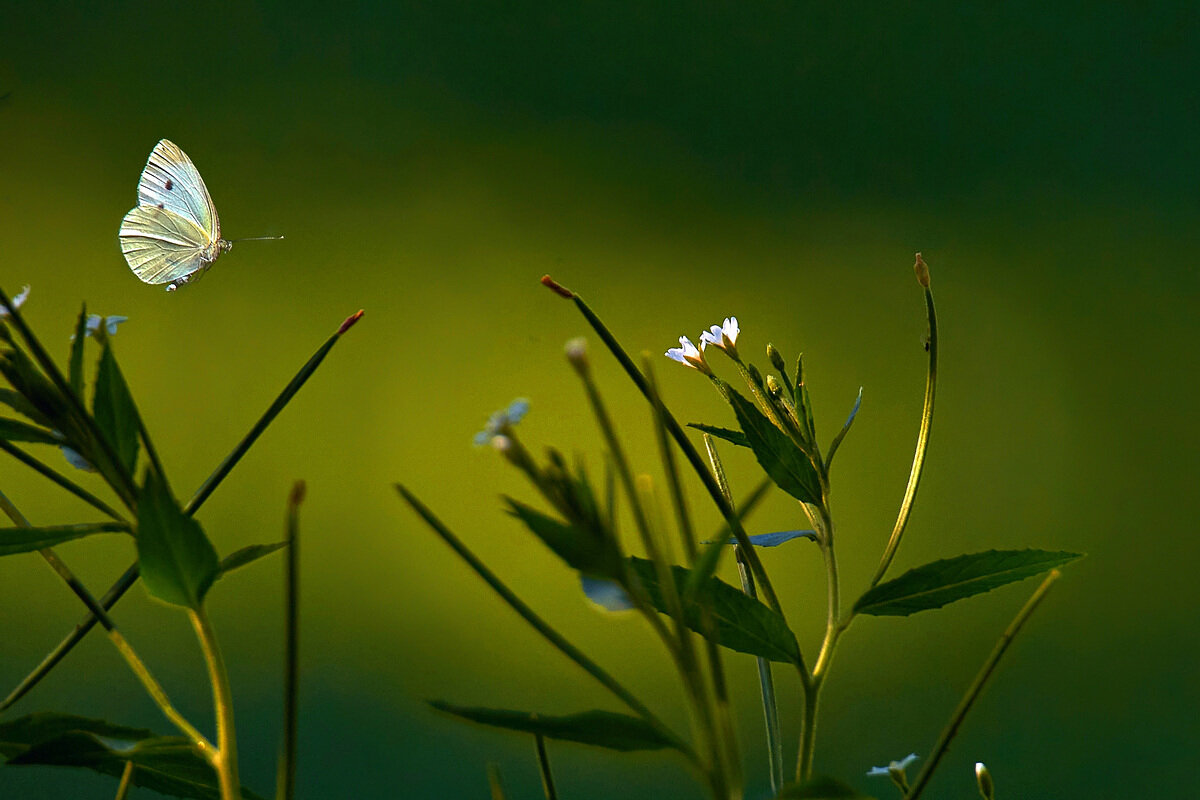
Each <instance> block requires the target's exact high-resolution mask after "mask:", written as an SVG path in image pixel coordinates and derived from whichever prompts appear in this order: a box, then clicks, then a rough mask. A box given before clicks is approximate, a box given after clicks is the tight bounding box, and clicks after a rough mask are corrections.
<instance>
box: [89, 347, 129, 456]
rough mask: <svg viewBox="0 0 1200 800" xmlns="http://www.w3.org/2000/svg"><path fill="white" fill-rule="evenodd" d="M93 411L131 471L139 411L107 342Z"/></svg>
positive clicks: (109, 440) (97, 421)
mask: <svg viewBox="0 0 1200 800" xmlns="http://www.w3.org/2000/svg"><path fill="white" fill-rule="evenodd" d="M92 414H93V416H95V418H96V425H97V426H99V428H100V430H101V431H102V432H103V433H104V436H105V437H106V438H107V439H108V443H109V444H111V445H112V447H113V451H114V452H116V454H117V458H118V459H119V460H120V462H121V466H123V467H124V468H125V470H126V471H127V472H129V473H132V472H133V467H134V464H135V463H136V462H137V453H138V413H137V408H136V407H135V406H134V404H133V397H132V396H130V394H129V387H128V386H126V385H125V378H124V377H123V376H122V375H121V370H120V368H119V367H118V366H117V359H116V358H115V357H114V356H113V354H112V348H111V347H110V346H109V345H108V344H105V345H104V350H103V351H102V352H101V354H100V367H99V369H98V370H97V371H96V395H95V398H94V399H93V401H92Z"/></svg>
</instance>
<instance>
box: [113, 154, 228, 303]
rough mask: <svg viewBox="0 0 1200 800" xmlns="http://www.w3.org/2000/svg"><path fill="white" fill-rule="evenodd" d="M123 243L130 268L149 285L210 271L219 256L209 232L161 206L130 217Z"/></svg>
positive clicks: (140, 208)
mask: <svg viewBox="0 0 1200 800" xmlns="http://www.w3.org/2000/svg"><path fill="white" fill-rule="evenodd" d="M189 164H190V162H189ZM164 205H165V204H164ZM120 240H121V252H122V253H124V254H125V260H126V261H128V262H129V268H130V269H132V270H133V272H134V274H135V275H137V276H138V277H139V278H140V279H141V280H143V281H145V282H146V283H156V284H161V283H173V282H177V281H180V280H181V279H184V278H187V277H188V276H190V275H192V274H193V273H197V272H201V271H203V270H205V269H208V266H209V265H210V264H211V263H212V262H213V261H214V260H215V259H216V256H217V255H218V254H219V252H218V248H217V246H216V243H215V242H214V241H213V240H212V238H211V237H210V236H209V234H208V232H207V231H205V230H202V229H201V228H200V226H198V225H197V224H196V223H195V222H193V221H192V220H191V219H190V218H188V217H185V216H181V215H179V214H177V213H175V212H174V211H171V210H170V209H167V208H160V207H158V206H157V205H140V206H138V207H137V208H135V209H133V210H132V211H130V212H129V213H128V214H126V215H125V219H124V220H122V221H121V232H120Z"/></svg>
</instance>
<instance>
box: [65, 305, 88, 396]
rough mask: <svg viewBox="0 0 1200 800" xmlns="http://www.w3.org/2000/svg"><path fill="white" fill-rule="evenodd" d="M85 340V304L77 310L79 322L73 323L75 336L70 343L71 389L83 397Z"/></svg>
mask: <svg viewBox="0 0 1200 800" xmlns="http://www.w3.org/2000/svg"><path fill="white" fill-rule="evenodd" d="M86 339H87V303H84V304H83V307H82V308H80V309H79V320H78V321H77V322H76V323H75V336H74V338H73V339H72V341H71V365H70V370H69V372H70V378H69V382H70V384H71V389H73V390H74V392H75V394H76V395H77V396H78V397H83V343H84V341H85V340H86Z"/></svg>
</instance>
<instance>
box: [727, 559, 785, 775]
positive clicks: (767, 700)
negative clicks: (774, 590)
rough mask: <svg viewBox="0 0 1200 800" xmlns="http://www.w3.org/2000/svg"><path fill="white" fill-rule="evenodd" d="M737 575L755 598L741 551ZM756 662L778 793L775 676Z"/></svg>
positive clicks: (779, 749) (780, 752)
mask: <svg viewBox="0 0 1200 800" xmlns="http://www.w3.org/2000/svg"><path fill="white" fill-rule="evenodd" d="M737 567H738V577H739V578H741V581H742V591H743V592H745V593H746V594H747V595H749V596H750V597H755V598H757V596H758V595H757V593H756V592H755V591H754V578H753V577H752V576H751V575H750V570H749V568H748V567H747V566H746V561H745V559H743V558H742V556H741V553H740V552H739V553H738V554H737ZM755 661H756V662H757V663H758V686H759V690H760V693H761V695H762V706H763V723H764V724H765V725H766V729H767V764H768V766H769V767H770V770H771V793H772V794H779V790H780V789H781V788H782V787H783V737H782V736H780V734H779V704H778V702H777V701H776V699H775V678H774V677H773V676H772V674H771V662H770V661H768V660H767V659H765V658H762V657H761V656H760V657H756V658H755Z"/></svg>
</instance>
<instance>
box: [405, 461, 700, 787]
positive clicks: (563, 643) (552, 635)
mask: <svg viewBox="0 0 1200 800" xmlns="http://www.w3.org/2000/svg"><path fill="white" fill-rule="evenodd" d="M396 491H397V492H399V493H400V496H401V497H403V498H404V501H405V502H406V503H408V505H409V506H410V507H411V508H412V509H413V511H415V512H416V513H417V515H418V516H419V517H421V519H422V520H424V521H425V524H427V525H428V526H429V527H430V528H432V529H433V532H434V533H436V534H437V535H438V536H439V537H440V538H441V539H442V541H444V542H445V543H446V544H447V545H449V546H450V549H451V550H453V551H454V552H455V553H456V554H458V556H459V558H461V559H462V560H463V561H465V562H466V563H467V565H468V566H469V567H471V569H473V570H474V571H475V574H476V575H478V576H479V577H480V578H482V579H483V581H484V583H486V584H487V585H488V586H489V587H491V589H492V591H494V592H495V593H496V594H498V595H500V597H501V599H503V600H504V602H506V603H508V605H509V607H510V608H512V610H513V611H516V612H517V614H519V615H520V616H521V618H522V619H524V620H525V621H526V622H527V623H529V625H530V626H531V627H532V628H533V629H534V630H536V631H537V632H538V633H540V634H541V635H542V636H543V637H544V638H545V639H546V640H547V641H548V642H550V644H552V645H554V647H556V648H557V649H558V650H559V651H560V652H561V653H563V655H565V656H566V657H567V658H569V659H571V660H572V661H574V662H575V663H576V664H577V665H578V666H579V667H581V668H582V669H583V670H584V671H585V672H587V674H589V675H591V676H592V677H593V678H595V679H596V681H597V682H598V683H599V684H600V685H601V686H603V687H604V688H605V689H608V690H609V691H610V692H612V693H613V695H615V696H616V697H617V699H619V700H620V701H621V702H622V703H624V704H625V705H627V706H628V707H629V708H630V709H631V710H632V711H633V712H634V713H635V714H637V715H638V716H639V717H641V718H642V719H643V720H644V721H645V722H646V724H648V725H649V726H650V727H651V728H653V729H654V730H655V731H657V732H658V733H659V734H660V735H661V736H663V738H665V739H666V740H667V741H669V742H671V744H672V745H673V746H674V747H675V748H676V749H677V750H679V751H680V752H681V753H683V755H684V756H685V757H686V758H687V760H688V761H689V762H690V763H691V764H692V766H694V767H695V768H696V769H698V770H699V771H700V772H701V773H706V770H705V766H704V763H703V762H702V761H701V760H700V757H699V756H698V755H697V754H696V751H695V750H693V749H692V747H691V746H690V745H689V744H688V743H687V742H685V741H684V740H683V739H681V738H680V737H679V736H677V735H676V734H675V732H674V731H672V730H671V729H670V728H668V727H667V725H666V723H664V722H663V721H662V720H660V719H659V718H658V717H657V716H655V714H654V712H652V711H651V710H650V709H649V708H647V707H646V705H645V704H644V703H642V701H640V700H638V699H637V698H636V697H634V696H633V694H632V693H631V692H630V691H629V690H628V689H626V688H625V687H624V686H622V685H621V684H620V683H618V682H617V680H616V679H615V678H613V677H612V676H611V675H609V674H608V673H607V672H605V671H604V670H603V669H602V668H601V667H600V665H599V664H597V663H596V662H594V661H592V659H590V658H589V657H588V656H587V655H586V654H585V653H584V652H583V651H582V650H580V649H579V648H577V647H576V646H575V645H573V644H571V643H570V642H569V641H567V640H566V639H565V638H564V637H563V636H562V634H560V633H559V632H558V631H556V630H554V628H552V627H551V626H550V624H549V623H548V622H546V621H545V620H544V619H542V618H541V617H540V616H538V614H537V612H536V611H534V610H533V609H532V608H530V607H529V606H528V605H527V604H526V603H525V601H523V600H522V599H521V598H519V597H517V595H516V594H514V593H513V591H512V590H511V589H509V588H508V587H507V586H505V585H504V583H503V581H501V580H500V579H499V578H498V577H496V575H495V573H493V572H492V571H491V570H490V569H488V568H487V566H486V565H485V564H484V563H483V562H482V561H480V560H479V557H478V556H476V555H475V554H474V553H472V552H471V550H470V549H468V548H467V546H466V545H465V544H463V543H462V540H460V539H459V538H458V537H457V536H455V535H454V533H453V532H452V531H451V530H450V529H449V528H447V527H446V526H445V525H444V524H442V521H441V520H440V519H438V518H437V517H436V516H434V514H433V512H432V511H430V510H429V509H428V508H427V507H426V506H425V504H424V503H422V502H421V501H420V500H418V499H417V498H416V496H415V495H413V494H412V493H411V492H409V491H408V489H407V488H405V487H404V486H402V485H400V484H396Z"/></svg>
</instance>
